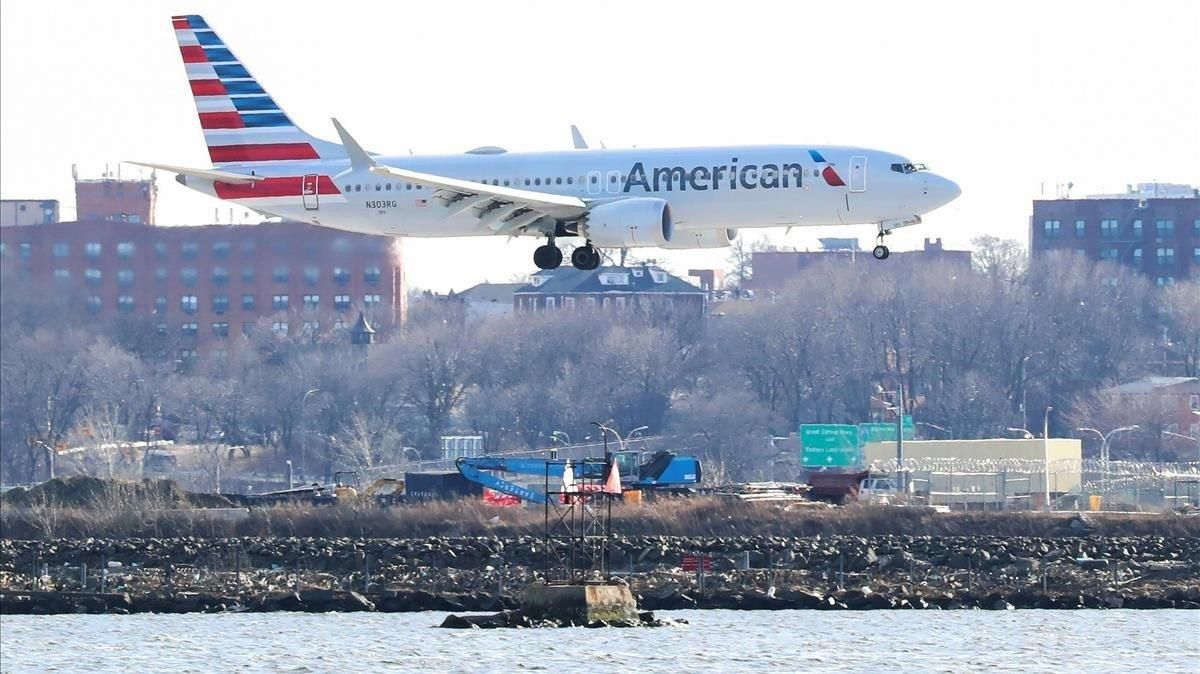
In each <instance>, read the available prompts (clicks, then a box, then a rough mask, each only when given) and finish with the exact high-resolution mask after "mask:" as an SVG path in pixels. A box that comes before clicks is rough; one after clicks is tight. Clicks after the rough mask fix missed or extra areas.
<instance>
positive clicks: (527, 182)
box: [525, 178, 529, 186]
mask: <svg viewBox="0 0 1200 674" xmlns="http://www.w3.org/2000/svg"><path fill="white" fill-rule="evenodd" d="M525 185H526V186H528V185H529V178H526V179H525Z"/></svg>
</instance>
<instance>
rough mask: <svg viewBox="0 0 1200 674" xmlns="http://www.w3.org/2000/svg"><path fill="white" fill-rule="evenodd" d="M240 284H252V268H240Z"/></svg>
mask: <svg viewBox="0 0 1200 674" xmlns="http://www.w3.org/2000/svg"><path fill="white" fill-rule="evenodd" d="M242 283H254V267H242Z"/></svg>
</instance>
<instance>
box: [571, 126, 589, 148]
mask: <svg viewBox="0 0 1200 674" xmlns="http://www.w3.org/2000/svg"><path fill="white" fill-rule="evenodd" d="M571 142H572V143H574V145H575V149H576V150H586V149H588V144H587V141H586V140H584V139H583V134H582V133H580V132H579V127H577V126H575V125H574V124H572V125H571Z"/></svg>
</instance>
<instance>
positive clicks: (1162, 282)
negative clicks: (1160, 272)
mask: <svg viewBox="0 0 1200 674" xmlns="http://www.w3.org/2000/svg"><path fill="white" fill-rule="evenodd" d="M1154 285H1156V286H1158V287H1159V288H1163V287H1165V286H1173V285H1175V277H1174V276H1158V277H1156V278H1155V279H1154Z"/></svg>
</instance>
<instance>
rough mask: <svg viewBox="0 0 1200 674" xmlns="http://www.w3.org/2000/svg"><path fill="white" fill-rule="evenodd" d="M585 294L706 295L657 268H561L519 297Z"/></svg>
mask: <svg viewBox="0 0 1200 674" xmlns="http://www.w3.org/2000/svg"><path fill="white" fill-rule="evenodd" d="M584 293H675V294H696V295H704V294H705V292H704V291H703V290H701V289H700V288H697V287H696V286H694V285H692V284H691V283H688V282H687V281H685V280H683V279H681V278H679V277H678V276H674V275H672V274H669V273H667V272H666V271H664V270H663V269H662V268H660V267H658V266H655V265H648V264H647V265H635V266H631V267H618V266H615V265H612V266H604V267H599V268H597V269H593V270H591V271H582V270H579V269H575V268H574V267H559V268H558V269H546V270H543V271H540V272H537V273H536V274H534V275H533V276H532V277H531V278H530V282H529V283H526V284H524V285H522V286H521V287H520V288H518V289H517V290H516V294H517V295H531V294H540V295H560V294H584Z"/></svg>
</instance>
